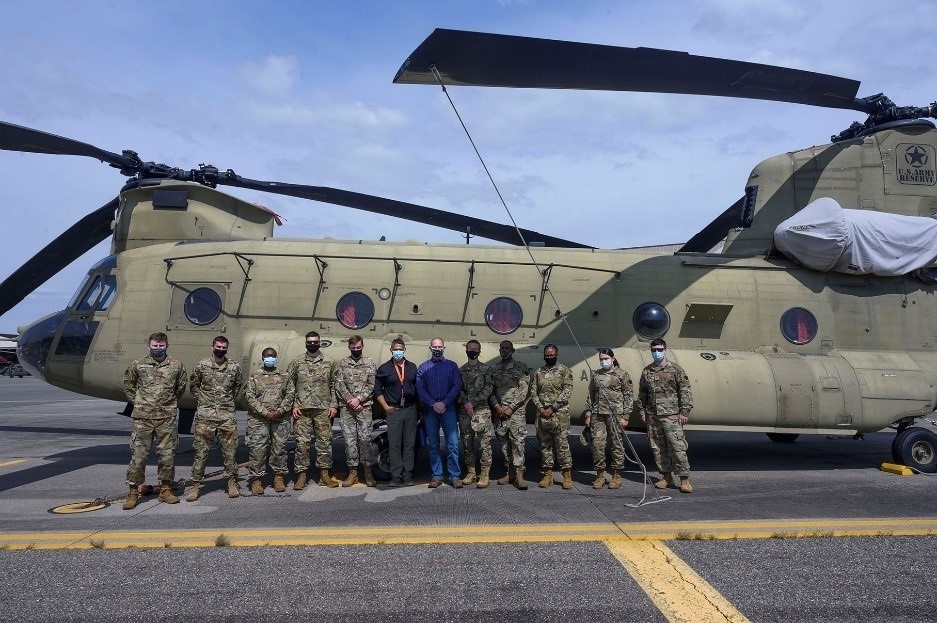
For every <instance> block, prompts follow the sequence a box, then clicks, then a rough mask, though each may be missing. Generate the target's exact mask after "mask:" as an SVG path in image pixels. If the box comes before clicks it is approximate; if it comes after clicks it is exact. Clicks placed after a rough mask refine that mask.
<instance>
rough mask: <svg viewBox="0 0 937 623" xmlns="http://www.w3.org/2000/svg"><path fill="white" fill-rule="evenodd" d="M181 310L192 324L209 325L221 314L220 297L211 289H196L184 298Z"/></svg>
mask: <svg viewBox="0 0 937 623" xmlns="http://www.w3.org/2000/svg"><path fill="white" fill-rule="evenodd" d="M182 309H183V311H184V312H185V317H186V318H187V319H188V321H189V322H191V323H192V324H197V325H206V324H211V323H213V322H214V321H215V320H216V319H217V318H218V316H219V315H220V314H221V297H220V296H218V293H217V292H215V291H214V290H212V289H211V288H196V289H195V290H193V291H192V293H191V294H189V295H188V296H187V297H185V303H183V306H182Z"/></svg>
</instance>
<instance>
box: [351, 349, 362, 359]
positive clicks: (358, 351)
mask: <svg viewBox="0 0 937 623" xmlns="http://www.w3.org/2000/svg"><path fill="white" fill-rule="evenodd" d="M363 352H364V351H363V350H362V349H352V350H351V357H352V359H361V353H363Z"/></svg>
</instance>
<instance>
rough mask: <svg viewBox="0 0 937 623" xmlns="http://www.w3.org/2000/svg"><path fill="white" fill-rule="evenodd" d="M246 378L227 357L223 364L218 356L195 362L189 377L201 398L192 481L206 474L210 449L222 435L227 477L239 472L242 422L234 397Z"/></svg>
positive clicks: (196, 423)
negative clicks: (235, 406)
mask: <svg viewBox="0 0 937 623" xmlns="http://www.w3.org/2000/svg"><path fill="white" fill-rule="evenodd" d="M242 385H243V380H242V378H241V366H239V365H238V364H237V362H234V361H231V360H230V359H225V360H224V361H223V362H221V363H220V364H218V363H215V360H214V358H212V357H209V358H208V359H202V360H201V361H199V362H198V363H197V364H195V371H194V372H192V377H191V378H190V379H189V389H190V390H191V391H192V395H193V396H195V399H196V400H197V401H198V408H197V409H196V410H195V438H194V439H193V441H192V448H193V449H194V450H195V457H194V458H193V459H192V482H193V483H200V482H202V479H203V478H204V476H205V464H206V463H207V462H208V452H209V451H210V450H211V446H212V444H213V443H214V441H215V437H217V438H218V444H219V445H220V446H221V455H222V457H223V458H224V476H225V478H235V477H237V473H238V466H237V460H236V459H235V453H236V452H237V447H238V423H237V419H236V418H235V415H234V399H235V398H236V397H237V395H238V394H239V393H240V392H241V386H242Z"/></svg>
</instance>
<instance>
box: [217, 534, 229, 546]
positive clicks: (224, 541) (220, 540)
mask: <svg viewBox="0 0 937 623" xmlns="http://www.w3.org/2000/svg"><path fill="white" fill-rule="evenodd" d="M229 545H231V539H229V538H228V537H227V535H225V534H219V535H218V536H217V537H215V547H228V546H229Z"/></svg>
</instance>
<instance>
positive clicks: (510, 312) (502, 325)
mask: <svg viewBox="0 0 937 623" xmlns="http://www.w3.org/2000/svg"><path fill="white" fill-rule="evenodd" d="M523 320H524V311H523V310H522V309H521V306H520V305H519V304H518V302H517V301H515V300H514V299H512V298H509V297H507V296H499V297H498V298H496V299H494V300H493V301H491V302H490V303H488V306H487V307H485V324H487V325H488V328H489V329H491V330H492V331H494V332H495V333H497V334H498V335H507V334H508V333H514V332H515V331H517V328H518V327H519V326H521V322H522V321H523Z"/></svg>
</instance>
